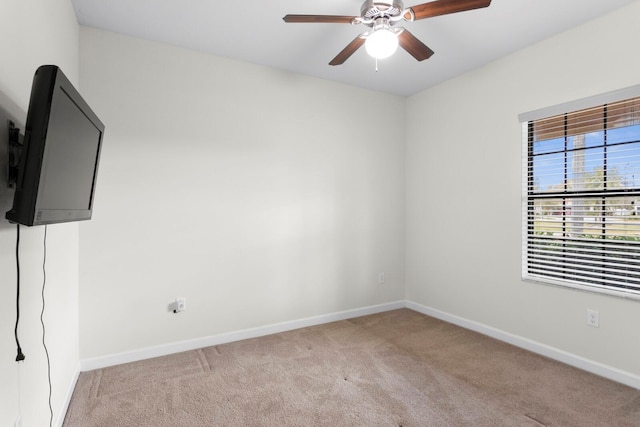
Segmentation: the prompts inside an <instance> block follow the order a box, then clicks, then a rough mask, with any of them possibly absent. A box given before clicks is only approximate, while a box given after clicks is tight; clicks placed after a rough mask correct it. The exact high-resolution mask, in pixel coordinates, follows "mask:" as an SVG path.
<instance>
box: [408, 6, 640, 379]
mask: <svg viewBox="0 0 640 427" xmlns="http://www.w3.org/2000/svg"><path fill="white" fill-rule="evenodd" d="M639 16H640V2H635V3H633V4H631V5H629V6H627V7H625V8H622V9H620V10H618V11H616V12H613V13H611V14H609V15H607V16H604V17H601V18H599V19H597V20H595V21H592V22H590V23H587V24H585V25H583V26H580V27H578V28H575V29H573V30H571V31H568V32H566V33H563V34H561V35H559V36H556V37H554V38H552V39H549V40H546V41H544V42H542V43H539V44H536V45H534V46H531V47H529V48H527V49H524V50H522V51H519V52H517V53H515V54H513V55H510V56H508V57H506V58H503V59H501V60H499V61H496V62H494V63H492V64H490V65H488V66H486V67H484V68H482V69H479V70H476V71H474V72H471V73H468V74H465V75H463V76H461V77H459V78H456V79H454V80H451V81H448V82H446V83H443V84H441V85H439V86H437V87H434V88H432V89H430V90H426V91H424V92H422V93H420V94H417V95H415V96H413V97H411V98H409V99H408V101H407V112H408V120H407V122H408V126H407V147H406V151H407V165H406V167H407V192H406V194H407V208H406V209H407V211H406V212H407V216H406V229H407V234H406V236H407V242H406V265H407V268H406V282H407V284H406V286H407V299H408V300H411V301H414V302H417V303H419V304H422V305H425V306H428V307H431V308H435V309H437V310H441V311H443V312H446V313H449V314H451V315H454V316H459V317H462V318H465V319H468V320H471V321H473V322H478V323H480V324H483V325H487V326H490V327H493V328H498V329H500V330H502V331H506V332H507V333H510V334H515V335H518V336H520V337H523V338H525V339H529V340H533V341H537V342H539V343H541V344H544V345H549V346H552V347H555V348H556V349H559V350H561V351H566V352H569V353H573V354H574V355H577V356H580V357H584V358H587V359H590V360H592V361H595V362H597V363H602V364H605V365H608V366H610V367H613V368H616V369H620V370H623V371H626V372H628V373H631V374H635V375H640V364H639V363H638V355H640V339H638V334H637V326H638V325H640V302H639V301H630V300H625V299H621V298H616V297H610V296H601V295H597V294H594V293H586V292H580V291H575V290H569V289H564V288H556V287H551V286H545V285H538V284H533V283H529V282H523V281H522V280H521V279H520V274H521V251H520V244H521V223H520V218H521V211H520V207H521V205H520V201H521V194H520V190H521V179H520V176H521V172H520V165H521V160H520V144H521V134H520V129H521V128H520V124H519V122H518V114H519V113H522V112H527V111H531V110H535V109H538V108H542V107H546V106H551V105H555V104H559V103H563V102H567V101H571V100H574V99H580V98H584V97H588V96H591V95H596V94H600V93H603V92H608V91H612V90H616V89H620V88H624V87H628V86H632V85H636V84H638V76H639V75H640V56H638V54H637V42H638V40H640V26H638V22H637V21H638V17H639ZM425 117H426V118H428V125H425V124H424V123H425ZM587 308H593V309H598V310H599V311H600V328H598V329H596V328H592V327H587V326H586V324H585V323H586V309H587Z"/></svg>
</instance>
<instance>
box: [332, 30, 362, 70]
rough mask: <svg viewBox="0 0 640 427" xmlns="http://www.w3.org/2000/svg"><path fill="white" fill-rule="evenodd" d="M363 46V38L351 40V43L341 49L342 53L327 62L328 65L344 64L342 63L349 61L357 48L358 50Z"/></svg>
mask: <svg viewBox="0 0 640 427" xmlns="http://www.w3.org/2000/svg"><path fill="white" fill-rule="evenodd" d="M363 44H364V38H363V37H360V36H358V37H356V38H355V39H353V41H352V42H351V43H349V44H348V45H347V47H345V48H344V49H342V52H340V53H339V54H337V55H336V57H335V58H333V59H332V60H331V62H329V65H341V64H344V61H346V60H347V59H349V57H350V56H351V55H353V54H354V52H355V51H356V50H358V48H360V46H362V45H363Z"/></svg>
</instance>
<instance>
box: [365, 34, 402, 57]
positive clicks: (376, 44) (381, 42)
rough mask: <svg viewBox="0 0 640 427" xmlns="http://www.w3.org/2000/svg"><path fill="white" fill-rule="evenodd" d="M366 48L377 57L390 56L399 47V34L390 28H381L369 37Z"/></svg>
mask: <svg viewBox="0 0 640 427" xmlns="http://www.w3.org/2000/svg"><path fill="white" fill-rule="evenodd" d="M364 48H365V49H366V50H367V53H368V54H369V55H370V56H372V57H374V58H376V59H384V58H388V57H390V56H391V55H393V53H394V52H395V51H396V49H398V36H397V34H396V33H394V32H393V31H391V30H389V29H388V28H380V29H378V30H376V31H374V32H373V33H371V34H370V35H369V36H368V37H367V40H366V41H365V42H364Z"/></svg>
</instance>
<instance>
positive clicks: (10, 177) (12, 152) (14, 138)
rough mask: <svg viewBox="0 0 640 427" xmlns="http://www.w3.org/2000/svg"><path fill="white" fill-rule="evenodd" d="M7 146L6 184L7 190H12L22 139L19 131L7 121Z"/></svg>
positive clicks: (11, 122)
mask: <svg viewBox="0 0 640 427" xmlns="http://www.w3.org/2000/svg"><path fill="white" fill-rule="evenodd" d="M8 128H9V145H8V146H7V151H8V154H9V155H8V158H9V164H8V167H7V182H8V184H9V188H13V187H14V186H15V185H16V184H17V183H18V170H19V164H20V154H21V153H22V147H23V138H24V136H23V135H22V134H20V129H19V128H17V127H16V125H15V123H13V121H11V120H9V125H8Z"/></svg>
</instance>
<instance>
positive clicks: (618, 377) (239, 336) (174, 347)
mask: <svg viewBox="0 0 640 427" xmlns="http://www.w3.org/2000/svg"><path fill="white" fill-rule="evenodd" d="M399 308H409V309H411V310H414V311H417V312H419V313H422V314H426V315H428V316H432V317H435V318H437V319H441V320H444V321H445V322H449V323H452V324H454V325H458V326H461V327H463V328H466V329H470V330H472V331H475V332H479V333H481V334H483V335H487V336H490V337H492V338H495V339H498V340H500V341H504V342H506V343H509V344H512V345H515V346H516V347H520V348H523V349H525V350H529V351H532V352H534V353H537V354H540V355H543V356H546V357H549V358H551V359H554V360H557V361H559V362H562V363H566V364H567V365H571V366H574V367H576V368H579V369H582V370H584V371H587V372H591V373H593V374H596V375H599V376H601V377H604V378H607V379H610V380H613V381H616V382H619V383H621V384H625V385H628V386H630V387H633V388H636V389H639V390H640V376H638V375H636V374H633V373H630V372H627V371H623V370H621V369H617V368H614V367H611V366H608V365H605V364H602V363H599V362H595V361H593V360H589V359H586V358H584V357H581V356H578V355H575V354H572V353H569V352H566V351H564V350H560V349H557V348H555V347H551V346H548V345H546V344H542V343H539V342H537V341H533V340H530V339H528V338H524V337H521V336H519V335H514V334H511V333H509V332H505V331H503V330H501V329H497V328H494V327H491V326H487V325H484V324H482V323H479V322H476V321H473V320H469V319H465V318H463V317H460V316H456V315H453V314H449V313H446V312H444V311H440V310H437V309H435V308H431V307H427V306H425V305H422V304H417V303H415V302H412V301H396V302H392V303H386V304H379V305H374V306H369V307H363V308H358V309H353V310H346V311H340V312H335V313H329V314H323V315H319V316H313V317H307V318H304V319H298V320H292V321H289V322H281V323H274V324H271V325H267V326H261V327H257V328H251V329H244V330H240V331H235V332H228V333H224V334H219V335H213V336H209V337H203V338H196V339H192V340H186V341H179V342H174V343H168V344H164V345H159V346H154V347H147V348H143V349H139V350H133V351H129V352H124V353H117V354H112V355H107V356H103V357H96V358H92V359H84V360H81V361H80V371H83V372H84V371H91V370H93V369H100V368H106V367H108V366H114V365H120V364H122V363H128V362H135V361H138V360H144V359H150V358H153V357H159V356H165V355H167V354H173V353H180V352H183V351H189V350H195V349H198V348H203V347H210V346H213V345H219V344H225V343H229V342H234V341H240V340H244V339H249V338H256V337H261V336H265V335H271V334H276V333H279V332H285V331H290V330H293V329H299V328H305V327H308V326H315V325H320V324H324V323H330V322H335V321H338V320H345V319H350V318H354V317H359V316H366V315H368V314H375V313H381V312H384V311H389V310H396V309H399ZM75 380H77V375H76V378H75ZM73 385H74V386H75V381H74V383H73ZM72 391H73V388H72V389H71V390H70V391H69V396H68V400H69V399H70V398H71V393H72ZM66 405H68V402H67V403H66ZM65 412H66V410H65ZM60 421H62V420H60ZM58 425H61V424H58Z"/></svg>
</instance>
